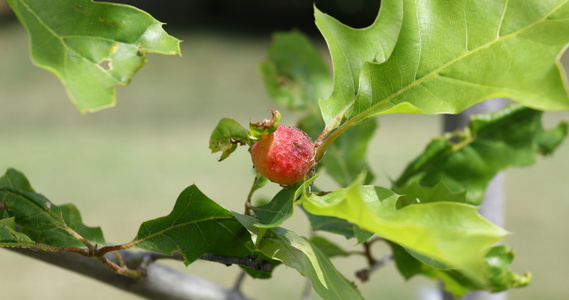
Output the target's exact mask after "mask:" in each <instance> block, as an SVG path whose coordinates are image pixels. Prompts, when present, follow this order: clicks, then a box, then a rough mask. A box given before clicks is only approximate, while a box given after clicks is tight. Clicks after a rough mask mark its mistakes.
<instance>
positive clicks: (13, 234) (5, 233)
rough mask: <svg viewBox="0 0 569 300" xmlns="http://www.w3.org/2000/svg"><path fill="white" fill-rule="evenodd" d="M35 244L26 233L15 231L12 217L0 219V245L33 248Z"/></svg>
mask: <svg viewBox="0 0 569 300" xmlns="http://www.w3.org/2000/svg"><path fill="white" fill-rule="evenodd" d="M35 245H36V243H35V242H34V241H32V239H30V238H29V237H28V236H27V235H25V234H23V233H21V232H18V231H16V222H15V220H14V218H13V217H12V218H8V219H1V220H0V247H9V248H33V247H34V246H35Z"/></svg>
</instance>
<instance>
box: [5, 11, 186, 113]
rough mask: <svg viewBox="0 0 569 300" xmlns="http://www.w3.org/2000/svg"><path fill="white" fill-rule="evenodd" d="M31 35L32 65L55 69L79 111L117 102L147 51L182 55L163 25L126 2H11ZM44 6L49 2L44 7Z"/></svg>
mask: <svg viewBox="0 0 569 300" xmlns="http://www.w3.org/2000/svg"><path fill="white" fill-rule="evenodd" d="M7 2H8V4H9V5H10V7H11V8H12V9H13V10H14V12H15V13H16V15H17V16H18V19H19V20H20V22H21V23H22V24H23V25H24V27H26V29H27V31H28V34H29V36H30V48H31V57H32V61H33V62H34V64H36V65H37V66H39V67H42V68H44V69H46V70H48V71H50V72H52V73H54V74H55V75H56V76H57V77H58V78H59V80H60V81H61V82H62V84H63V86H64V87H65V89H66V91H67V94H68V95H69V98H70V99H71V101H72V102H73V103H74V104H75V106H76V107H77V108H78V109H79V111H81V112H83V113H84V112H93V111H96V110H100V109H103V108H107V107H111V106H114V104H115V102H116V100H115V88H116V86H118V85H127V84H128V83H129V82H130V80H131V79H132V76H133V75H134V73H136V71H138V70H139V69H140V68H141V67H142V66H143V65H144V64H145V63H146V53H160V54H170V55H172V54H179V53H180V45H179V43H180V41H179V40H177V39H175V38H173V37H171V36H169V35H168V34H167V33H166V32H165V31H164V30H163V29H162V25H163V24H162V23H160V22H158V21H157V20H155V19H154V18H152V16H150V15H149V14H147V13H146V12H143V11H141V10H139V9H137V8H134V7H132V6H128V5H122V4H114V3H103V2H94V1H91V0H75V1H69V0H50V1H49V4H47V3H46V1H43V0H7ZM46 5H48V6H47V7H46Z"/></svg>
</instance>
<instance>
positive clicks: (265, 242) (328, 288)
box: [258, 227, 363, 299]
mask: <svg viewBox="0 0 569 300" xmlns="http://www.w3.org/2000/svg"><path fill="white" fill-rule="evenodd" d="M258 248H259V250H260V251H261V252H263V253H264V254H265V255H266V256H268V257H270V258H272V259H275V260H279V261H282V262H283V263H284V264H285V265H286V266H289V267H291V268H294V269H296V270H297V271H298V272H299V273H300V274H301V275H303V276H306V277H308V278H310V280H311V282H312V286H313V287H314V290H315V291H316V293H318V295H320V297H322V298H323V299H363V298H362V296H361V294H360V292H359V291H358V290H357V289H356V288H355V287H354V285H353V284H352V283H351V282H349V281H348V280H346V278H345V277H344V276H342V274H341V273H340V272H339V271H338V270H337V269H336V268H335V267H334V265H332V263H331V262H330V260H329V259H328V257H327V255H326V254H325V253H324V252H323V251H322V250H320V249H319V248H318V247H317V246H315V245H314V244H313V243H311V242H310V241H309V240H307V239H306V238H304V237H302V236H299V235H298V234H296V233H295V232H292V231H289V230H287V229H284V228H280V227H275V228H271V229H269V230H267V235H265V237H264V238H263V239H261V240H260V241H259V242H258Z"/></svg>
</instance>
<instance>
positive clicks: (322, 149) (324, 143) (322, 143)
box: [314, 117, 358, 162]
mask: <svg viewBox="0 0 569 300" xmlns="http://www.w3.org/2000/svg"><path fill="white" fill-rule="evenodd" d="M357 119H358V118H357V117H356V118H353V119H350V120H348V121H346V123H344V124H342V125H340V127H338V128H337V129H336V130H334V131H333V132H332V133H330V135H328V136H327V137H326V138H325V139H324V140H321V138H322V137H323V136H326V135H327V134H328V132H326V131H327V129H326V128H325V129H324V131H322V133H321V134H320V136H319V137H318V139H317V140H316V141H315V142H314V148H315V150H316V154H315V155H314V161H315V162H319V161H320V160H321V159H322V157H324V154H325V153H326V149H327V148H328V146H330V144H332V142H333V141H335V140H336V139H337V138H338V137H339V136H340V135H341V134H342V133H344V131H346V130H348V129H349V128H350V127H352V126H354V125H355V123H356V122H355V120H357Z"/></svg>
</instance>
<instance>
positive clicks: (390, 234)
mask: <svg viewBox="0 0 569 300" xmlns="http://www.w3.org/2000/svg"><path fill="white" fill-rule="evenodd" d="M361 181H362V178H361V177H360V179H359V180H358V181H356V182H354V183H353V184H352V185H351V186H350V187H349V188H347V189H342V190H338V191H335V192H332V193H330V194H326V195H323V196H316V195H314V194H307V195H305V197H303V205H304V207H305V209H306V210H307V211H309V212H311V213H313V214H318V215H325V216H334V217H338V218H343V219H346V220H349V221H351V222H353V223H354V224H357V225H358V226H360V227H361V228H362V229H365V230H368V231H370V232H373V233H376V234H378V235H379V236H381V237H383V238H386V239H388V240H390V241H393V242H395V243H397V244H399V245H402V246H404V247H406V248H408V249H411V250H413V251H416V252H417V253H420V254H422V255H426V256H428V257H431V258H433V259H435V260H438V261H440V262H442V263H444V264H447V265H449V266H451V267H453V268H456V269H458V270H460V271H461V272H463V273H465V274H467V276H469V277H470V278H472V279H473V280H475V281H480V282H483V281H484V280H485V278H484V276H483V274H484V271H485V270H484V268H485V267H484V264H483V256H484V254H485V253H486V251H487V249H488V247H489V246H490V245H492V244H493V243H495V242H496V241H498V240H500V238H502V237H503V236H504V235H505V234H506V232H505V231H504V230H503V229H501V228H499V227H497V226H495V225H493V224H492V223H490V222H488V221H487V220H485V219H484V218H482V217H481V216H480V215H479V214H478V213H477V208H476V207H474V206H470V205H466V204H462V203H453V202H434V203H427V204H421V205H409V206H406V207H404V208H402V209H399V210H398V209H396V202H397V199H398V198H399V196H398V195H397V194H395V193H393V192H392V191H390V190H387V189H384V188H381V187H374V186H360V185H359V183H360V182H361Z"/></svg>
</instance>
